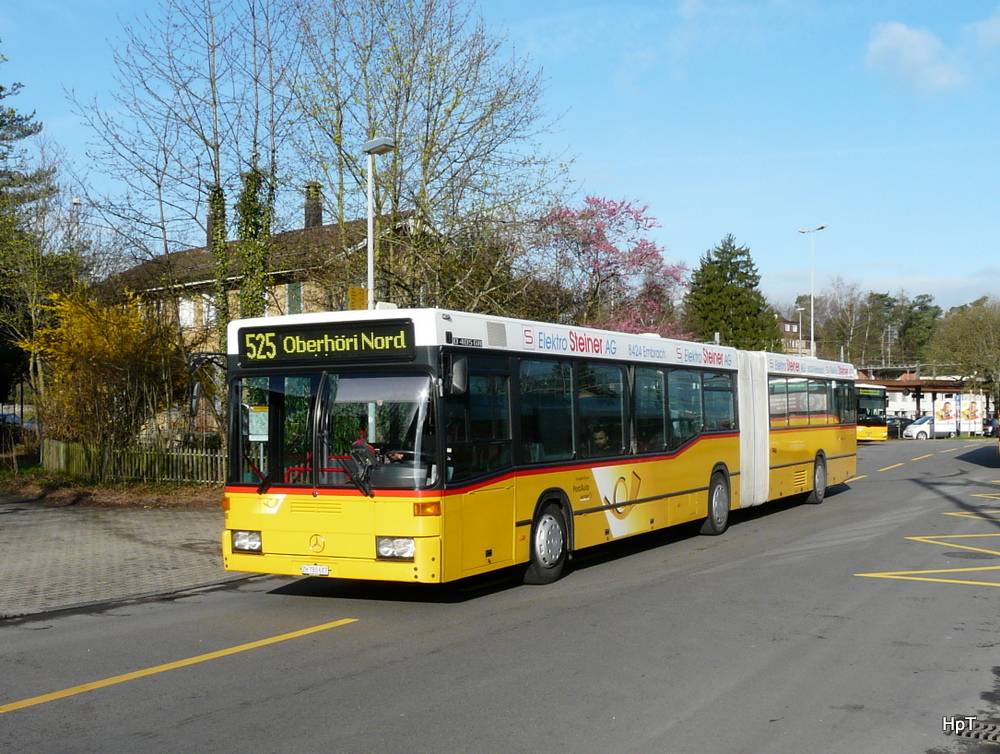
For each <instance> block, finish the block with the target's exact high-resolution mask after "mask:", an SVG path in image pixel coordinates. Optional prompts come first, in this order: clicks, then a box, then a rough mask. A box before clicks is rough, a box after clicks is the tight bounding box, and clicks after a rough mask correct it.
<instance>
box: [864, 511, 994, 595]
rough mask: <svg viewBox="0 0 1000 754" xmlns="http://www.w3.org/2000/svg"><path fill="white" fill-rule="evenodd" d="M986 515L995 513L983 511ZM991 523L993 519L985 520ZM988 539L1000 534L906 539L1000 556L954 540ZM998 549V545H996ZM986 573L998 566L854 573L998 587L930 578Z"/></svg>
mask: <svg viewBox="0 0 1000 754" xmlns="http://www.w3.org/2000/svg"><path fill="white" fill-rule="evenodd" d="M985 512H987V513H991V512H997V511H985ZM946 515H958V516H962V515H965V514H962V513H949V514H946ZM986 520H988V521H991V520H993V519H986ZM990 537H1000V534H946V535H941V536H935V537H907V539H911V540H913V541H914V542H925V543H927V544H932V545H942V546H949V547H955V548H957V549H959V550H971V551H972V552H984V553H988V554H990V555H1000V549H992V550H990V549H986V548H985V547H970V546H968V545H960V544H955V543H954V542H952V540H956V539H984V538H990ZM998 547H1000V545H998ZM988 571H1000V566H980V567H978V568H942V569H936V570H931V571H885V572H882V573H856V574H854V575H855V576H866V577H868V578H872V579H900V580H902V581H936V582H939V583H942V584H968V585H972V586H996V587H1000V581H995V582H994V581H971V580H967V579H946V578H930V576H931V575H942V576H943V575H945V574H958V573H986V572H988Z"/></svg>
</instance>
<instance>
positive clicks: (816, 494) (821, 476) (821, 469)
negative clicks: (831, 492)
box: [806, 456, 827, 504]
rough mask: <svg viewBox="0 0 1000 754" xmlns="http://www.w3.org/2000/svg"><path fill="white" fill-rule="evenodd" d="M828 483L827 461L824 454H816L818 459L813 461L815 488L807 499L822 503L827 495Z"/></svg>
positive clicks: (811, 501)
mask: <svg viewBox="0 0 1000 754" xmlns="http://www.w3.org/2000/svg"><path fill="white" fill-rule="evenodd" d="M826 483H827V478H826V461H825V460H824V459H823V456H816V461H815V462H814V463H813V488H812V492H810V493H809V497H808V498H807V499H806V501H807V502H810V503H815V504H819V503H822V502H823V498H825V497H826Z"/></svg>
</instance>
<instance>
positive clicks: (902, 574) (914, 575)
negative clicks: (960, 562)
mask: <svg viewBox="0 0 1000 754" xmlns="http://www.w3.org/2000/svg"><path fill="white" fill-rule="evenodd" d="M982 571H1000V566H990V567H989V568H950V569H944V570H940V571H896V572H891V571H890V572H887V573H856V574H854V575H855V576H867V577H868V578H871V579H899V580H901V581H936V582H937V583H939V584H967V585H970V586H998V587H1000V582H997V583H991V582H989V581H971V580H966V579H932V578H925V577H924V576H920V575H919V574H931V573H936V574H945V573H971V572H982Z"/></svg>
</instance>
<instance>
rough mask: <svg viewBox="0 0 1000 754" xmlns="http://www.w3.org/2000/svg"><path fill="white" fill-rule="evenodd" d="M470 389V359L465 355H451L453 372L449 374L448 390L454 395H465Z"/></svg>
mask: <svg viewBox="0 0 1000 754" xmlns="http://www.w3.org/2000/svg"><path fill="white" fill-rule="evenodd" d="M468 389H469V360H468V359H467V358H465V357H464V356H457V355H456V356H452V357H451V374H450V375H449V376H448V391H449V392H450V393H451V394H452V395H465V393H466V391H467V390H468Z"/></svg>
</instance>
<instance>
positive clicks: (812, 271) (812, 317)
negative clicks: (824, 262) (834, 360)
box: [799, 223, 826, 356]
mask: <svg viewBox="0 0 1000 754" xmlns="http://www.w3.org/2000/svg"><path fill="white" fill-rule="evenodd" d="M825 227H826V223H823V224H822V225H817V226H816V227H815V228H813V229H812V230H809V229H808V228H799V233H808V234H809V260H810V264H809V355H810V356H815V355H816V240H815V239H816V231H820V230H823V228H825Z"/></svg>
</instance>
